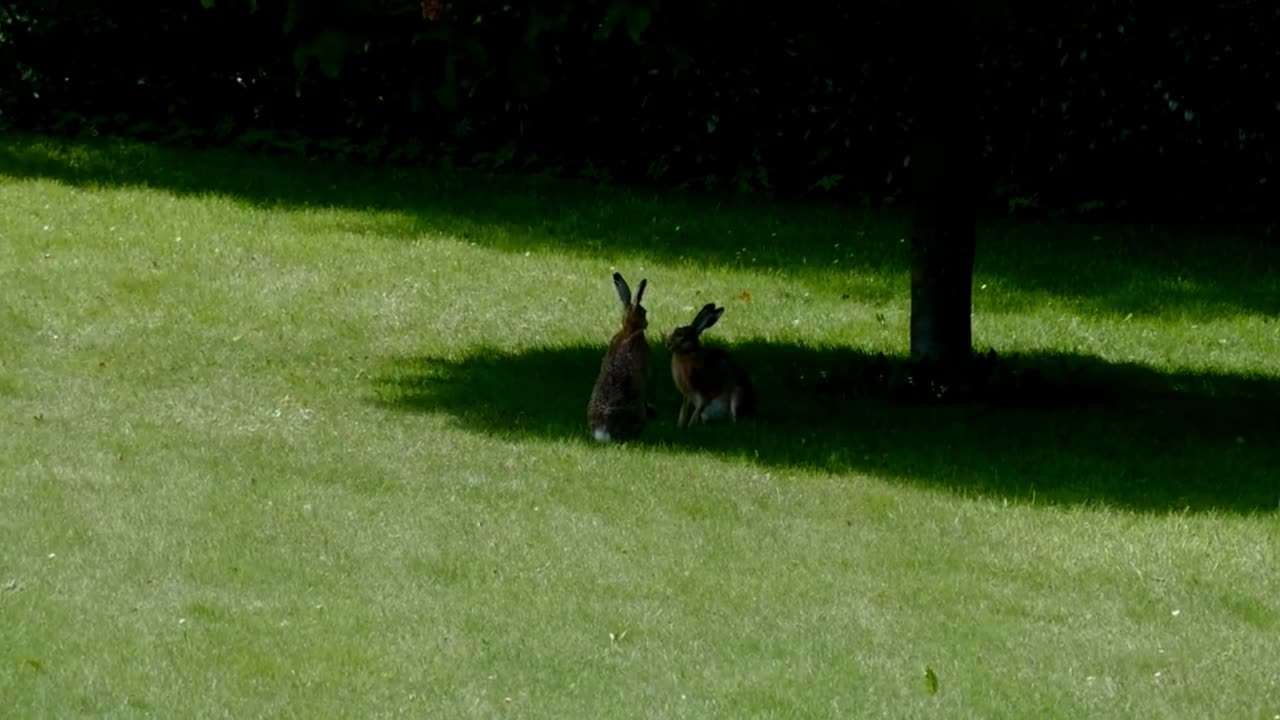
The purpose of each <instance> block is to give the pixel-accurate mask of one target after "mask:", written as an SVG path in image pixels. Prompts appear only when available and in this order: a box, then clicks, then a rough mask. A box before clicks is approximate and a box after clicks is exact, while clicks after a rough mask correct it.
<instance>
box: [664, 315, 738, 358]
mask: <svg viewBox="0 0 1280 720" xmlns="http://www.w3.org/2000/svg"><path fill="white" fill-rule="evenodd" d="M723 314H724V308H718V309H717V308H716V304H715V303H707V304H706V305H703V306H702V309H701V310H699V311H698V314H697V315H696V316H694V318H693V322H691V323H689V324H688V325H681V326H680V327H678V328H676V329H675V330H672V331H671V335H670V336H668V337H667V347H669V348H671V351H672V352H677V353H682V352H693V351H694V350H697V349H698V347H699V343H698V336H699V335H701V334H702V331H703V330H706V329H707V328H709V327H711V326H712V325H715V324H716V321H717V320H719V319H720V316H721V315H723Z"/></svg>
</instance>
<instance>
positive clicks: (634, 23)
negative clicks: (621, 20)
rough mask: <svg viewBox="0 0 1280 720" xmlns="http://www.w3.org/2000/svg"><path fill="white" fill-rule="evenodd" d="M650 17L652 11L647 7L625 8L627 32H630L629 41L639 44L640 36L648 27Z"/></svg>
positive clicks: (651, 16)
mask: <svg viewBox="0 0 1280 720" xmlns="http://www.w3.org/2000/svg"><path fill="white" fill-rule="evenodd" d="M652 18H653V13H652V12H650V11H649V8H646V7H630V8H627V32H629V33H630V34H631V42H634V43H636V44H637V45H639V44H640V36H641V35H643V34H644V31H645V28H647V27H649V21H650V20H651V19H652Z"/></svg>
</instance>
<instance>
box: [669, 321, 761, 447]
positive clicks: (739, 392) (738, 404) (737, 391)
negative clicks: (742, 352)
mask: <svg viewBox="0 0 1280 720" xmlns="http://www.w3.org/2000/svg"><path fill="white" fill-rule="evenodd" d="M724 310H725V309H724V308H719V309H717V308H716V305H715V303H707V304H706V305H704V306H703V307H702V309H701V310H699V311H698V314H697V316H695V317H694V318H693V322H691V323H689V324H688V325H684V326H681V327H678V328H676V329H675V330H673V331H671V335H670V336H669V337H668V338H667V347H669V348H670V349H671V378H672V380H674V381H675V384H676V388H677V389H679V390H680V393H681V394H682V395H683V396H684V400H683V401H682V402H681V403H680V415H679V417H677V418H676V427H684V426H685V425H686V422H687V424H688V425H693V424H694V423H696V422H698V421H704V422H705V421H707V420H712V419H715V418H719V417H724V416H725V415H726V414H727V415H729V416H730V417H731V418H732V419H733V421H734V422H737V421H738V418H740V417H748V416H751V415H754V414H755V409H756V408H755V406H756V394H755V389H754V387H753V386H752V384H751V377H750V375H749V374H748V373H747V371H746V369H745V368H743V367H742V366H741V365H739V364H738V363H737V362H735V361H734V359H733V358H732V357H730V356H729V353H728V352H726V351H724V350H721V349H720V348H708V347H703V346H702V344H701V343H700V342H699V340H698V336H699V335H701V334H702V332H703V331H704V330H706V329H707V328H709V327H711V326H712V325H715V324H716V321H717V320H719V319H720V316H721V315H723V314H724ZM690 409H692V414H690V413H689V411H690ZM686 416H688V417H687V419H686Z"/></svg>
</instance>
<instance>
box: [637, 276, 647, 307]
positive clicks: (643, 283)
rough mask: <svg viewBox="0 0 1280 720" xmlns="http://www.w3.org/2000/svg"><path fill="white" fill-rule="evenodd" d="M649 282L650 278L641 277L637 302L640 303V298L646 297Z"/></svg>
mask: <svg viewBox="0 0 1280 720" xmlns="http://www.w3.org/2000/svg"><path fill="white" fill-rule="evenodd" d="M648 284H649V279H648V278H640V287H638V288H636V304H637V305H639V304H640V298H642V297H644V288H645V286H646V285H648Z"/></svg>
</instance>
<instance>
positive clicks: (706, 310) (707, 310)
mask: <svg viewBox="0 0 1280 720" xmlns="http://www.w3.org/2000/svg"><path fill="white" fill-rule="evenodd" d="M715 309H716V304H715V303H707V304H706V305H703V306H702V308H701V309H699V310H698V314H697V315H694V316H693V320H692V321H690V322H689V326H690V327H694V328H696V327H698V326H699V325H700V324H701V323H702V320H703V318H705V317H706V316H707V315H710V314H711V313H713V312H715Z"/></svg>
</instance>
